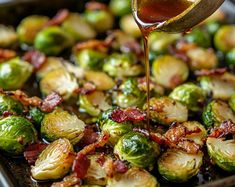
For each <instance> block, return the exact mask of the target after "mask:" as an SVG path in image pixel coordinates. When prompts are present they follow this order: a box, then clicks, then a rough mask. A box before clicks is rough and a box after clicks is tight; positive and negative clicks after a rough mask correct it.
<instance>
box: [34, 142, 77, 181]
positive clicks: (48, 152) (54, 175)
mask: <svg viewBox="0 0 235 187" xmlns="http://www.w3.org/2000/svg"><path fill="white" fill-rule="evenodd" d="M74 158H75V154H74V151H73V147H72V145H71V144H70V142H69V140H67V139H58V140H56V141H54V142H53V143H51V144H50V145H49V146H47V148H46V149H45V150H43V152H42V153H41V154H40V155H39V157H38V159H37V161H36V163H35V165H34V166H33V167H32V169H31V173H32V177H33V178H34V179H36V180H52V179H59V178H62V177H64V176H65V175H66V174H67V173H68V172H69V171H70V168H71V167H72V164H73V160H74Z"/></svg>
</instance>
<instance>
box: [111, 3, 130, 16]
mask: <svg viewBox="0 0 235 187" xmlns="http://www.w3.org/2000/svg"><path fill="white" fill-rule="evenodd" d="M109 8H110V10H111V11H112V13H113V14H114V15H115V16H124V15H126V14H128V13H131V0H111V1H110V3H109Z"/></svg>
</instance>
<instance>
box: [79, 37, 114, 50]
mask: <svg viewBox="0 0 235 187" xmlns="http://www.w3.org/2000/svg"><path fill="white" fill-rule="evenodd" d="M109 42H110V41H109ZM109 45H110V44H109V43H108V42H106V41H105V40H95V39H94V40H88V41H85V42H79V43H77V44H76V45H75V50H76V51H80V50H82V49H94V50H97V51H101V52H107V50H108V47H109Z"/></svg>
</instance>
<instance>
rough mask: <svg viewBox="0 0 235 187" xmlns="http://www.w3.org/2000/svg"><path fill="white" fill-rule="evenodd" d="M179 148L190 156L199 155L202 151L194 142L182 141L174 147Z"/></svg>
mask: <svg viewBox="0 0 235 187" xmlns="http://www.w3.org/2000/svg"><path fill="white" fill-rule="evenodd" d="M174 146H175V147H179V148H181V149H182V150H183V151H186V152H187V153H190V154H197V153H198V152H199V151H200V148H201V146H200V145H198V144H197V143H195V142H194V141H193V140H180V141H179V142H178V143H177V145H176V144H175V145H173V147H174Z"/></svg>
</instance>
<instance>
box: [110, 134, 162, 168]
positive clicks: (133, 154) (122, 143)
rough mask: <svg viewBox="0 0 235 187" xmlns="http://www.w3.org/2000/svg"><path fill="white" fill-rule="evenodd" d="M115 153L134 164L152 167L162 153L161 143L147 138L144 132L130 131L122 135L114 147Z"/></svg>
mask: <svg viewBox="0 0 235 187" xmlns="http://www.w3.org/2000/svg"><path fill="white" fill-rule="evenodd" d="M114 153H115V154H117V155H118V157H119V158H120V159H121V160H126V161H128V162H130V163H131V165H133V166H137V167H141V168H147V167H152V166H153V164H154V163H155V160H156V158H157V157H158V155H159V154H160V148H159V145H158V144H156V143H155V142H152V141H150V140H149V139H147V138H146V137H145V136H144V135H143V134H140V133H136V132H129V133H128V134H125V135H124V136H122V137H121V138H120V139H119V141H118V142H117V144H116V145H115V147H114Z"/></svg>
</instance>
